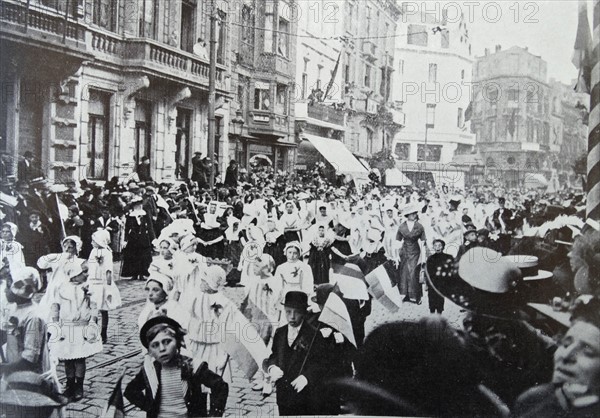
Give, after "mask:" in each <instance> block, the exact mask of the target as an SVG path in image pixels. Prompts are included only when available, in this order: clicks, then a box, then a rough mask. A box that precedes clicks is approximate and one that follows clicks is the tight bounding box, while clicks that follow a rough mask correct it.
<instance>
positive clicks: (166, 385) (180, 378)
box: [124, 316, 229, 417]
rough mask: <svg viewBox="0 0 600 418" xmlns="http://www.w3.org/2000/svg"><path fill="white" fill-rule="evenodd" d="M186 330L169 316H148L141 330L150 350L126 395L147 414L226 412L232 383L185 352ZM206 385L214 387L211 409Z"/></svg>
mask: <svg viewBox="0 0 600 418" xmlns="http://www.w3.org/2000/svg"><path fill="white" fill-rule="evenodd" d="M185 334H186V332H185V330H184V329H183V328H182V327H181V325H180V324H179V323H178V322H177V321H175V320H174V319H171V318H169V317H166V316H159V317H155V318H152V319H150V320H148V322H146V323H145V324H144V326H143V327H142V329H141V331H140V340H141V342H142V344H143V345H144V347H146V348H147V349H148V353H149V354H148V355H147V356H146V357H145V359H144V365H143V366H142V369H141V370H140V371H139V373H138V374H137V376H136V377H135V378H134V379H133V380H132V381H131V382H130V383H129V384H128V385H127V388H126V389H125V393H124V396H125V397H126V398H127V399H128V400H129V401H130V402H131V403H132V404H134V405H136V406H137V407H138V408H140V409H141V410H143V411H145V412H146V416H147V417H158V416H174V417H175V416H193V417H203V416H212V417H217V416H218V417H220V416H222V415H223V412H224V410H225V405H226V403H227V395H228V394H229V386H228V385H227V383H225V382H224V381H223V379H222V378H221V377H220V376H219V375H218V374H215V373H213V372H211V371H210V370H209V369H208V365H207V364H206V363H205V362H202V363H201V364H200V366H199V367H198V368H195V367H194V365H193V363H192V359H190V358H188V357H185V356H183V355H182V354H181V348H182V347H185V342H184V336H185ZM202 385H204V386H206V387H208V388H210V390H211V396H210V410H209V411H207V410H206V395H204V394H203V393H202V389H201V388H202ZM182 388H183V389H182Z"/></svg>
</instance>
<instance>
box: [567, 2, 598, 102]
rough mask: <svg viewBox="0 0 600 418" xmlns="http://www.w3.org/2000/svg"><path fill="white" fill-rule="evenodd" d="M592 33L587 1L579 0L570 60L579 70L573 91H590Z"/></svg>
mask: <svg viewBox="0 0 600 418" xmlns="http://www.w3.org/2000/svg"><path fill="white" fill-rule="evenodd" d="M591 51H592V35H591V31H590V23H589V21H588V15H587V3H586V1H585V0H579V21H578V23H577V36H576V38H575V45H574V46H573V57H572V59H571V62H572V63H573V65H574V66H575V68H577V69H578V70H579V74H578V76H577V84H576V85H575V91H576V92H578V93H588V94H589V93H590V82H591V75H592V65H593V62H592V61H593V60H592V59H591V58H592V57H591V55H592V54H591Z"/></svg>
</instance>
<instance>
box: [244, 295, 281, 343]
mask: <svg viewBox="0 0 600 418" xmlns="http://www.w3.org/2000/svg"><path fill="white" fill-rule="evenodd" d="M265 286H268V285H265ZM240 311H241V312H242V314H243V315H244V316H245V317H246V319H248V321H250V323H251V324H252V325H254V326H255V327H256V328H257V330H258V332H259V334H260V336H261V338H262V339H263V341H265V340H267V341H268V338H270V337H271V335H273V328H274V327H273V321H272V320H271V319H270V318H269V317H268V316H267V314H266V313H265V312H263V310H262V309H260V308H259V307H258V306H256V305H255V304H254V302H253V301H252V300H250V298H249V295H246V298H245V299H244V300H243V301H242V304H241V305H240Z"/></svg>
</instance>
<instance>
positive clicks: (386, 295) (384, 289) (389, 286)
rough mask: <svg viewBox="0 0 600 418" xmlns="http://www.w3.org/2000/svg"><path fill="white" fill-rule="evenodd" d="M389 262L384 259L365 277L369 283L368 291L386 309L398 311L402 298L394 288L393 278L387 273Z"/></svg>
mask: <svg viewBox="0 0 600 418" xmlns="http://www.w3.org/2000/svg"><path fill="white" fill-rule="evenodd" d="M390 263H391V262H390V261H386V262H385V263H384V264H382V265H380V266H379V267H377V268H376V269H375V270H373V271H372V272H370V273H369V274H367V276H366V277H365V279H366V280H367V283H368V284H369V293H370V294H371V295H372V296H373V297H374V298H375V299H376V300H377V301H378V302H379V303H381V304H382V305H383V306H384V307H385V308H386V309H387V310H388V311H390V312H392V313H393V312H397V311H398V309H399V308H400V306H401V305H402V300H401V299H400V293H398V290H397V289H394V284H393V280H392V278H391V276H390V274H389V273H388V268H391V267H392V265H391V264H390ZM386 264H387V266H386Z"/></svg>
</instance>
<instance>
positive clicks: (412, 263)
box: [396, 206, 425, 304]
mask: <svg viewBox="0 0 600 418" xmlns="http://www.w3.org/2000/svg"><path fill="white" fill-rule="evenodd" d="M418 211H419V208H418V207H417V206H409V207H407V208H406V209H405V210H404V212H403V215H404V216H405V217H406V221H404V222H402V223H401V224H400V226H399V227H398V235H396V240H398V241H403V245H402V250H400V260H401V263H402V267H401V272H400V285H399V286H398V290H399V292H400V294H401V295H405V296H404V302H410V301H414V302H415V303H417V304H420V303H421V298H422V297H423V289H422V286H421V284H420V283H419V274H420V270H419V264H420V261H421V256H422V255H421V244H420V243H419V240H421V241H422V242H423V243H425V229H424V228H423V225H421V224H420V223H419V222H418V221H417V213H418Z"/></svg>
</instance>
